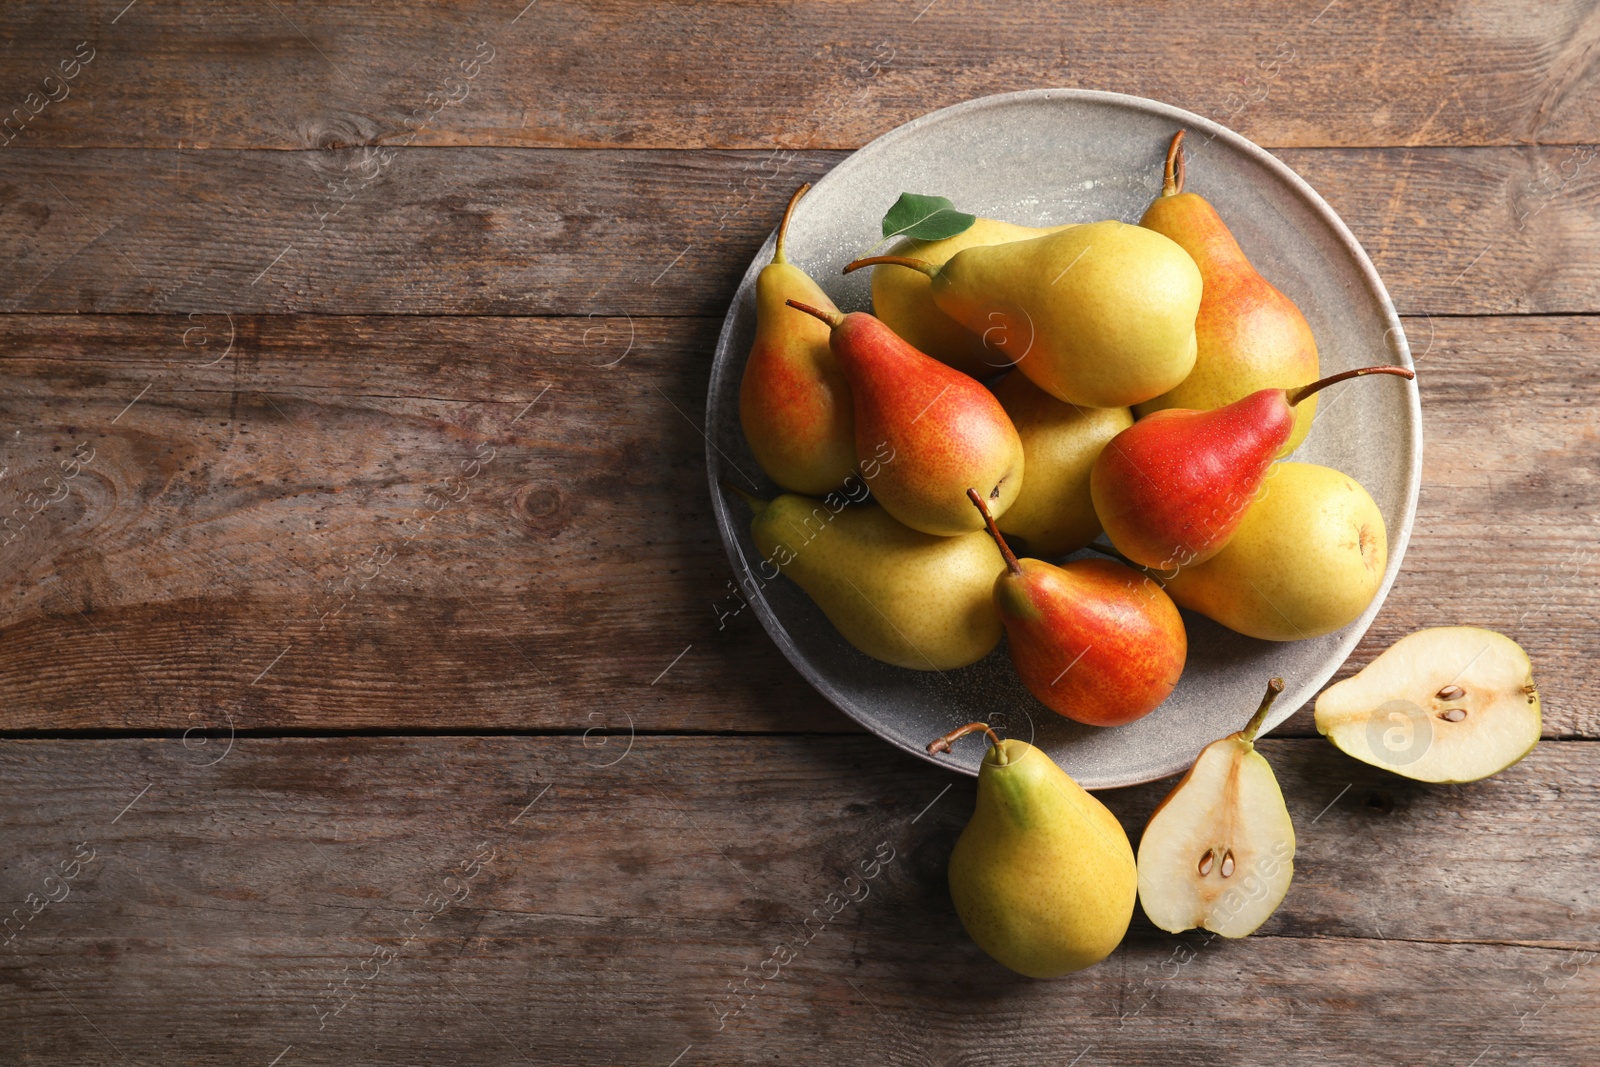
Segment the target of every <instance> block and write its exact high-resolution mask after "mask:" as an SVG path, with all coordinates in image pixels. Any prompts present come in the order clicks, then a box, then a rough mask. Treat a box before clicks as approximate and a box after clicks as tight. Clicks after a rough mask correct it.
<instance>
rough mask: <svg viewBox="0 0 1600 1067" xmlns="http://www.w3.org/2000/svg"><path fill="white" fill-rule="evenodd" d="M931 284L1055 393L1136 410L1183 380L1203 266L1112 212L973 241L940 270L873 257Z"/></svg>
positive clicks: (953, 313) (1190, 362)
mask: <svg viewBox="0 0 1600 1067" xmlns="http://www.w3.org/2000/svg"><path fill="white" fill-rule="evenodd" d="M878 264H883V265H885V266H892V267H893V268H894V269H897V270H898V269H910V270H915V271H920V272H921V273H923V274H925V275H927V276H928V277H929V278H930V279H931V280H932V286H931V291H932V293H933V299H934V302H935V303H936V304H938V305H939V308H940V310H942V311H943V312H944V313H945V314H947V315H949V316H950V317H951V318H952V319H955V320H956V321H957V322H959V323H961V324H963V325H964V326H966V327H967V329H968V330H971V331H972V332H973V333H975V334H977V335H978V336H979V337H980V338H981V339H982V341H983V343H984V344H985V346H986V347H990V348H996V347H997V348H999V349H1000V351H1002V352H1003V353H1005V355H1006V356H1007V357H1009V358H1010V359H1011V360H1012V362H1014V363H1016V365H1017V366H1018V367H1019V368H1020V369H1021V370H1022V373H1024V374H1026V375H1027V376H1028V377H1029V378H1031V379H1032V380H1033V383H1034V384H1035V385H1037V386H1038V387H1039V388H1041V389H1043V390H1044V391H1045V392H1047V393H1049V394H1050V395H1051V396H1053V397H1055V398H1056V399H1057V400H1065V401H1067V402H1068V403H1072V404H1079V405H1081V406H1083V407H1096V408H1121V407H1129V406H1130V405H1133V404H1138V403H1141V402H1143V401H1146V400H1150V399H1153V398H1155V397H1157V396H1160V395H1161V394H1162V393H1164V392H1166V391H1167V390H1169V389H1171V388H1172V387H1173V386H1175V385H1177V384H1178V383H1179V382H1181V381H1183V379H1184V378H1185V377H1187V376H1188V374H1189V371H1190V369H1191V368H1192V367H1193V366H1194V359H1195V333H1194V325H1195V314H1196V313H1197V312H1198V311H1199V308H1200V290H1201V280H1200V269H1199V268H1198V267H1196V266H1195V263H1194V260H1193V259H1191V258H1190V257H1189V253H1187V252H1185V251H1184V250H1183V249H1182V248H1181V247H1179V246H1178V244H1177V243H1176V242H1174V241H1173V240H1172V239H1171V238H1168V237H1164V236H1162V235H1161V234H1159V233H1156V232H1155V231H1154V230H1147V229H1145V228H1144V227H1142V226H1129V225H1128V224H1127V223H1124V222H1118V221H1116V220H1115V219H1111V220H1107V221H1105V222H1092V223H1085V224H1082V225H1078V226H1069V227H1067V228H1066V229H1064V230H1058V231H1057V232H1055V233H1051V234H1046V235H1045V236H1043V237H1033V238H1030V239H1028V240H1026V241H1008V242H1006V243H1005V244H998V245H974V246H973V247H971V248H966V249H963V250H961V251H960V252H957V253H956V254H955V255H953V256H951V257H950V259H949V260H948V261H947V262H946V263H944V264H943V265H942V266H939V265H935V264H932V263H928V262H925V261H923V260H920V259H915V258H912V257H907V256H870V257H868V258H866V259H858V260H856V261H855V262H854V263H851V264H849V265H848V266H846V267H845V273H849V272H851V271H853V270H858V269H860V268H861V267H867V266H874V265H878Z"/></svg>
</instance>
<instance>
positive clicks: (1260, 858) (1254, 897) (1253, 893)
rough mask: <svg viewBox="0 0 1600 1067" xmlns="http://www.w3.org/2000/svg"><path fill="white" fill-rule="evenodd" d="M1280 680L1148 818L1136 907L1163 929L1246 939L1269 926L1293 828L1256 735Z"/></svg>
mask: <svg viewBox="0 0 1600 1067" xmlns="http://www.w3.org/2000/svg"><path fill="white" fill-rule="evenodd" d="M1281 692H1283V679H1282V678H1274V679H1272V681H1271V682H1270V683H1268V685H1267V695H1266V696H1265V697H1263V698H1262V700H1261V707H1260V708H1258V709H1256V713H1255V715H1254V716H1252V717H1251V719H1250V722H1249V723H1248V724H1247V725H1246V726H1245V728H1244V729H1243V730H1241V731H1239V732H1238V733H1236V734H1229V735H1228V736H1227V737H1224V738H1223V739H1222V740H1220V741H1213V742H1211V744H1209V745H1207V746H1206V747H1205V749H1204V750H1203V751H1202V752H1201V753H1200V758H1199V759H1197V760H1195V762H1194V766H1193V767H1191V768H1190V769H1189V773H1188V774H1186V775H1184V776H1183V780H1182V781H1180V782H1179V783H1178V784H1177V786H1176V787H1175V788H1174V789H1173V790H1172V792H1170V793H1168V794H1167V798H1166V799H1165V800H1163V801H1162V802H1161V805H1160V807H1158V808H1156V811H1155V814H1154V815H1152V816H1150V822H1149V824H1148V825H1146V826H1145V828H1144V836H1143V837H1142V838H1140V840H1139V904H1140V906H1142V907H1143V908H1144V913H1145V915H1147V916H1149V918H1150V921H1151V922H1153V923H1155V924H1156V925H1157V926H1159V927H1161V929H1163V930H1165V931H1167V932H1168V933H1173V934H1176V933H1182V932H1183V931H1184V930H1192V929H1194V928H1195V927H1203V928H1204V929H1207V930H1211V931H1214V932H1215V933H1219V934H1221V935H1222V936H1223V937H1244V936H1245V935H1246V934H1249V933H1252V932H1254V931H1255V929H1256V927H1258V926H1260V925H1261V924H1262V923H1264V922H1266V921H1267V917H1268V916H1270V915H1271V914H1272V913H1273V912H1274V911H1276V910H1277V907H1278V905H1279V904H1280V903H1282V901H1283V897H1284V894H1286V893H1288V892H1289V882H1290V880H1291V879H1292V878H1293V877H1294V823H1293V822H1292V821H1291V820H1290V818H1289V809H1288V807H1287V806H1286V805H1285V804H1284V802H1283V790H1281V789H1279V788H1278V779H1277V777H1276V776H1275V775H1274V774H1273V773H1272V766H1271V765H1270V764H1269V763H1267V760H1266V757H1265V756H1263V755H1261V753H1259V752H1257V751H1256V750H1255V736H1256V731H1257V730H1259V729H1261V723H1262V721H1263V720H1265V719H1266V717H1267V709H1268V708H1270V707H1271V706H1272V701H1273V700H1274V699H1275V698H1276V697H1277V695H1278V694H1279V693H1281Z"/></svg>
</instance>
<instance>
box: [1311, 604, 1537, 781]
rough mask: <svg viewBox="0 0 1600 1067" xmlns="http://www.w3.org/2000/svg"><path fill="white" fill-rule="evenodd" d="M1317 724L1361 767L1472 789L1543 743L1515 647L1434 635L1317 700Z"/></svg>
mask: <svg viewBox="0 0 1600 1067" xmlns="http://www.w3.org/2000/svg"><path fill="white" fill-rule="evenodd" d="M1316 722H1317V732H1318V733H1321V734H1323V735H1324V736H1326V737H1327V738H1328V740H1330V741H1332V742H1333V743H1334V744H1335V745H1337V746H1338V747H1339V748H1340V750H1342V751H1343V752H1345V753H1346V754H1347V755H1350V756H1353V757H1355V758H1356V759H1358V760H1361V761H1362V762H1363V763H1370V764H1372V765H1373V766H1374V767H1382V768H1383V769H1384V770H1387V771H1393V772H1394V773H1395V774H1400V775H1404V776H1405V777H1407V778H1415V779H1417V780H1418V781H1422V782H1473V781H1477V780H1478V779H1480V778H1487V777H1488V776H1489V775H1491V774H1496V773H1498V772H1500V771H1503V770H1505V769H1506V768H1507V767H1509V766H1511V765H1512V764H1513V763H1516V762H1517V761H1518V760H1520V759H1521V758H1522V757H1523V756H1526V755H1527V754H1528V753H1529V752H1531V751H1532V750H1533V746H1534V745H1536V744H1538V743H1539V730H1540V725H1541V719H1540V711H1539V687H1538V686H1537V685H1535V684H1534V681H1533V664H1532V662H1531V661H1530V660H1529V659H1528V654H1527V653H1526V652H1524V651H1523V650H1522V648H1521V646H1519V645H1518V644H1517V643H1516V642H1515V641H1513V640H1511V638H1509V637H1506V636H1505V635H1504V634H1499V633H1495V632H1494V631H1493V630H1483V629H1479V628H1478V627H1476V626H1438V627H1433V628H1431V629H1426V630H1418V631H1417V632H1416V633H1413V634H1409V635H1407V636H1406V637H1402V638H1401V639H1400V640H1398V641H1396V642H1395V643H1394V644H1393V645H1390V646H1389V647H1388V648H1387V649H1385V650H1384V651H1383V652H1382V653H1381V654H1380V655H1379V656H1378V658H1377V659H1375V660H1373V661H1372V662H1371V663H1369V664H1367V665H1366V666H1365V667H1363V668H1362V669H1361V672H1360V673H1359V674H1357V675H1355V676H1354V677H1353V678H1346V679H1345V680H1344V681H1342V682H1339V683H1338V684H1337V685H1333V686H1330V687H1328V688H1327V689H1325V690H1323V692H1322V695H1320V696H1319V697H1317V707H1316Z"/></svg>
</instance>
